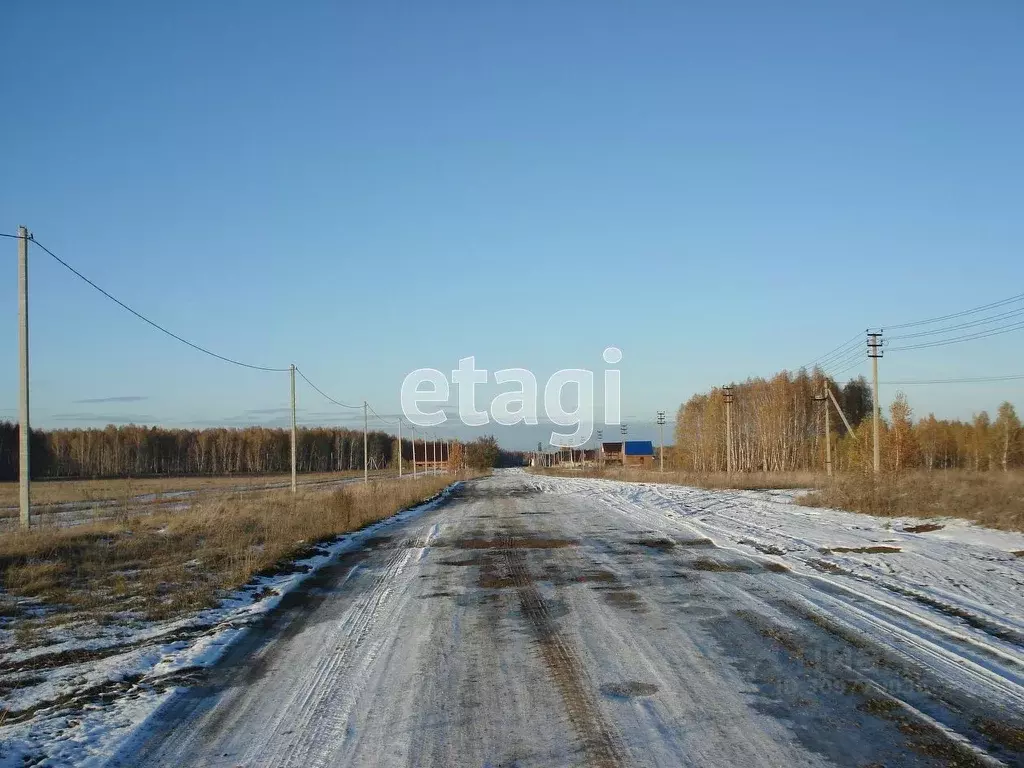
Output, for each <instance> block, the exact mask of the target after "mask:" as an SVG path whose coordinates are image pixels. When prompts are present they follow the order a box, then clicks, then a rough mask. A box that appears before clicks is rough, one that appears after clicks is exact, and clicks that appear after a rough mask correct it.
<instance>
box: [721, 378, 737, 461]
mask: <svg viewBox="0 0 1024 768" xmlns="http://www.w3.org/2000/svg"><path fill="white" fill-rule="evenodd" d="M722 393H723V394H724V395H725V467H726V472H728V473H729V474H730V475H731V474H732V401H733V398H734V395H733V393H732V384H728V385H727V386H724V387H722Z"/></svg>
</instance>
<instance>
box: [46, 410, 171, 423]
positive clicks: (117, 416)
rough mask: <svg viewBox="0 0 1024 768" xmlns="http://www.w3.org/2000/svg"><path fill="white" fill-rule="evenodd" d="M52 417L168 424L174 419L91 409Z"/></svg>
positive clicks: (95, 421)
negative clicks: (93, 411) (101, 411)
mask: <svg viewBox="0 0 1024 768" xmlns="http://www.w3.org/2000/svg"><path fill="white" fill-rule="evenodd" d="M50 419H53V420H55V421H74V422H83V423H89V422H94V423H97V422H98V423H102V424H157V423H158V422H163V423H165V424H166V423H168V422H171V421H172V420H171V419H154V418H153V417H152V416H151V415H149V414H146V413H92V412H89V411H75V412H73V413H55V414H53V416H51V417H50Z"/></svg>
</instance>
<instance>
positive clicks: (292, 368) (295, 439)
mask: <svg viewBox="0 0 1024 768" xmlns="http://www.w3.org/2000/svg"><path fill="white" fill-rule="evenodd" d="M288 374H289V375H290V376H291V380H292V493H295V492H296V491H297V490H298V482H297V481H296V478H295V474H296V467H297V465H298V461H297V459H296V456H295V448H296V443H297V442H298V436H297V434H296V426H295V363H292V364H291V365H290V366H289V367H288Z"/></svg>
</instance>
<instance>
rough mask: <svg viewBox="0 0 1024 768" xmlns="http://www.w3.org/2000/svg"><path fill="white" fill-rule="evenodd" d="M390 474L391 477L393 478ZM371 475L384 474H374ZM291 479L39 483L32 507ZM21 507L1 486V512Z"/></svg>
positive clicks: (314, 479) (14, 492)
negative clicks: (35, 505) (8, 508)
mask: <svg viewBox="0 0 1024 768" xmlns="http://www.w3.org/2000/svg"><path fill="white" fill-rule="evenodd" d="M391 473H392V470H388V471H387V474H391ZM362 474H363V473H362V470H354V471H345V472H315V473H311V474H305V475H299V479H298V482H299V484H300V485H311V484H315V483H322V482H326V481H330V480H338V479H342V478H346V477H361V476H362ZM370 474H371V475H380V474H384V472H383V471H374V472H371V473H370ZM290 481H291V475H288V474H273V475H218V476H216V477H197V476H190V477H144V478H111V479H104V480H35V481H33V483H32V503H33V504H38V505H41V506H45V505H49V504H66V503H71V502H94V501H123V500H124V499H131V498H135V497H137V496H144V495H148V494H154V495H160V494H167V493H176V492H180V491H209V490H228V489H235V488H241V489H255V488H261V487H267V486H274V485H280V484H286V483H288V482H290ZM17 505H18V484H17V483H0V508H2V507H16V506H17Z"/></svg>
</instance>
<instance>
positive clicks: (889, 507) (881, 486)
mask: <svg viewBox="0 0 1024 768" xmlns="http://www.w3.org/2000/svg"><path fill="white" fill-rule="evenodd" d="M797 501H798V503H800V504H804V505H806V506H810V507H834V508H836V509H848V510H852V511H854V512H866V513H868V514H872V515H883V516H888V517H902V516H909V517H947V516H948V517H962V518H965V519H967V520H973V521H975V522H977V523H980V524H981V525H985V526H988V527H989V528H1001V529H1003V530H1007V531H1024V472H1020V471H1014V472H971V471H968V470H936V471H932V472H925V471H917V472H905V473H902V474H898V475H893V474H883V475H880V476H879V477H878V478H877V479H876V478H875V477H873V476H871V475H864V474H847V475H840V476H838V477H836V478H835V479H834V480H833V481H832V482H831V483H827V484H824V485H820V487H819V488H818V489H817V490H816V491H814V492H813V493H809V494H807V495H805V496H802V497H800V498H799V499H798V500H797Z"/></svg>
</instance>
